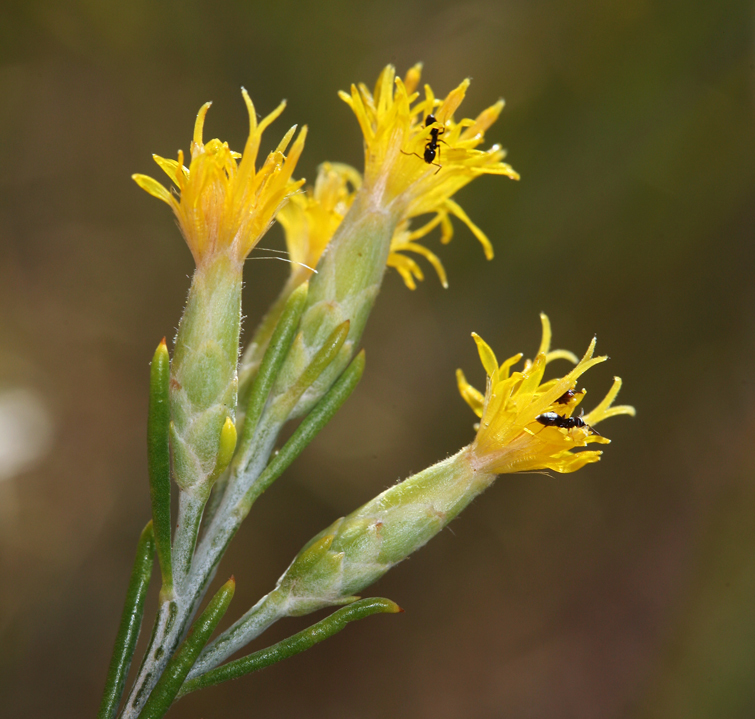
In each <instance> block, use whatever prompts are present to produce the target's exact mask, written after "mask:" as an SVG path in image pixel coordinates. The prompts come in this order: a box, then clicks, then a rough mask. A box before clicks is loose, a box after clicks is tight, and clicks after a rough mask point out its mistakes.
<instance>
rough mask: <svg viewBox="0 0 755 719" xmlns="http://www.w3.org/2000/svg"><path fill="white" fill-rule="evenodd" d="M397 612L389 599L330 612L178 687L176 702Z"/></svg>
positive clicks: (354, 604) (377, 598)
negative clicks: (360, 622) (374, 617)
mask: <svg viewBox="0 0 755 719" xmlns="http://www.w3.org/2000/svg"><path fill="white" fill-rule="evenodd" d="M401 611H403V610H402V609H401V607H399V606H398V605H397V604H395V603H394V602H392V601H391V600H390V599H383V598H382V597H371V598H369V599H361V600H359V601H358V602H354V603H353V604H349V605H348V606H347V607H344V608H343V609H339V610H338V611H336V612H333V614H331V615H330V616H329V617H326V618H325V619H323V620H322V621H319V622H317V624H313V625H312V626H311V627H308V628H307V629H305V630H304V631H301V632H299V633H298V634H294V636H292V637H289V638H288V639H284V640H283V641H282V642H278V644H274V645H273V646H272V647H268V648H267V649H261V650H260V651H258V652H254V654H249V655H248V656H246V657H242V658H241V659H236V660H235V661H232V662H228V663H227V664H224V665H223V666H221V667H217V668H216V669H211V670H210V671H209V672H207V673H206V674H202V675H200V676H198V677H196V678H195V679H192V680H191V681H188V682H186V683H185V684H184V685H183V687H181V691H180V692H179V694H178V696H179V698H180V697H182V696H184V695H185V694H188V693H189V692H193V691H196V690H197V689H204V688H205V687H211V686H214V685H215V684H220V683H221V682H225V681H228V680H229V679H238V678H239V677H243V676H244V675H245V674H251V673H252V672H256V671H259V670H260V669H264V668H265V667H269V666H270V665H271V664H276V663H277V662H280V661H283V660H284V659H288V658H289V657H293V656H294V655H296V654H300V653H301V652H304V651H306V650H307V649H310V648H311V647H313V646H315V644H319V643H320V642H322V641H324V640H326V639H328V638H330V637H332V636H333V635H334V634H338V632H340V631H341V630H342V629H344V628H345V627H346V625H347V624H349V623H350V622H355V621H357V620H358V619H364V618H365V617H369V616H370V615H372V614H379V613H389V614H395V613H396V612H401Z"/></svg>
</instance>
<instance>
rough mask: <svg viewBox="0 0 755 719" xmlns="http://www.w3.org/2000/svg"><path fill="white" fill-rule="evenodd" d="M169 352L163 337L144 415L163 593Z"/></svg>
mask: <svg viewBox="0 0 755 719" xmlns="http://www.w3.org/2000/svg"><path fill="white" fill-rule="evenodd" d="M169 389H170V356H169V354H168V347H167V345H166V344H165V338H164V337H163V341H162V342H160V344H159V345H158V346H157V350H155V355H154V357H153V358H152V365H151V367H150V378H149V414H148V417H147V459H148V464H149V490H150V491H149V493H150V499H151V500H152V522H153V524H154V531H155V545H156V546H157V558H158V560H159V562H160V571H161V573H162V579H163V587H162V592H163V593H164V594H165V595H168V594H171V593H172V591H173V566H172V562H171V551H170V530H171V526H170V440H169V438H170V396H169Z"/></svg>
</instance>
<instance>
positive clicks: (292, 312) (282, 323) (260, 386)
mask: <svg viewBox="0 0 755 719" xmlns="http://www.w3.org/2000/svg"><path fill="white" fill-rule="evenodd" d="M307 290H308V285H307V283H306V282H305V283H304V284H303V285H301V286H300V287H297V288H296V289H295V290H294V291H293V292H292V293H291V297H289V299H288V302H286V306H285V308H284V310H283V314H282V315H281V318H280V320H279V321H278V324H277V326H276V327H275V332H273V336H272V338H271V339H270V344H269V345H268V347H267V350H266V351H265V356H264V358H263V359H262V364H261V365H260V368H259V371H258V372H257V376H256V377H255V378H254V382H253V384H252V389H251V390H250V392H249V401H248V402H247V405H246V414H245V417H244V424H243V426H242V428H241V438H240V439H239V443H238V449H237V450H236V458H237V461H244V457H245V455H246V453H247V451H248V449H249V446H250V445H251V442H252V438H253V437H254V430H255V429H257V423H258V422H259V419H260V416H261V415H262V410H263V409H264V408H265V403H266V402H267V398H268V395H269V394H270V390H271V389H272V386H273V383H274V382H275V379H276V378H277V376H278V373H279V372H280V368H281V366H282V365H283V360H285V359H286V355H287V354H288V350H289V348H290V347H291V343H292V342H293V341H294V336H295V335H296V330H297V329H298V327H299V319H300V318H301V313H302V312H303V311H304V305H305V304H306V302H307Z"/></svg>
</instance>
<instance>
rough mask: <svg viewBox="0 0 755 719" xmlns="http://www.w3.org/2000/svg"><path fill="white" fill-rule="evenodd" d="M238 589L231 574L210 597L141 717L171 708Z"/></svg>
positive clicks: (150, 718)
mask: <svg viewBox="0 0 755 719" xmlns="http://www.w3.org/2000/svg"><path fill="white" fill-rule="evenodd" d="M235 589H236V582H235V580H234V578H233V577H231V578H230V579H229V580H228V581H227V582H226V583H225V584H224V585H223V586H222V587H221V588H220V589H219V590H218V593H217V594H216V595H215V596H214V597H213V598H212V599H211V600H210V603H209V604H208V605H207V608H206V609H205V610H204V612H202V614H201V615H200V617H199V619H197V621H196V622H195V623H194V625H193V626H192V628H191V630H190V631H189V635H188V636H187V637H186V640H185V641H184V643H183V644H182V645H181V648H180V649H179V650H178V651H177V652H176V654H175V656H174V657H173V659H171V660H170V662H169V663H168V666H167V667H165V671H164V672H163V674H162V676H161V677H160V681H158V682H157V684H156V685H155V688H154V689H153V690H152V693H151V694H150V696H149V699H147V702H146V704H145V705H144V708H143V709H142V711H141V713H140V714H139V719H160V717H162V716H164V714H165V712H167V711H168V709H169V708H170V705H171V704H172V703H173V700H174V699H175V698H176V694H178V690H179V689H180V688H181V685H182V684H183V682H184V679H186V675H187V674H188V673H189V670H190V669H191V668H192V666H193V665H194V662H195V661H196V659H197V657H198V656H199V652H200V651H202V647H204V645H205V644H207V641H208V639H209V638H210V636H211V635H212V633H213V632H214V631H215V627H217V625H218V622H219V621H220V620H221V619H222V618H223V615H224V614H225V612H226V610H227V609H228V605H229V604H230V603H231V599H233V593H234V591H235Z"/></svg>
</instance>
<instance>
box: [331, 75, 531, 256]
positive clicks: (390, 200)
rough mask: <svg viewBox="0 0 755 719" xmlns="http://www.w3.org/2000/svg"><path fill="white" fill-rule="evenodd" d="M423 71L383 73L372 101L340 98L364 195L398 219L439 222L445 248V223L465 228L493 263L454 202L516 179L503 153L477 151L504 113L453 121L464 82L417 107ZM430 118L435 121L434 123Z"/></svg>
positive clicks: (357, 93) (355, 94)
mask: <svg viewBox="0 0 755 719" xmlns="http://www.w3.org/2000/svg"><path fill="white" fill-rule="evenodd" d="M420 74H421V65H415V66H414V67H413V68H411V70H409V72H408V73H407V74H406V77H405V78H404V80H403V81H402V80H401V79H400V78H397V77H396V71H395V68H394V67H393V66H392V65H388V66H387V67H386V68H385V69H384V70H383V72H382V73H381V74H380V77H379V78H378V81H377V84H376V85H375V91H374V93H371V92H370V91H369V89H368V88H367V87H366V86H365V85H363V84H360V85H359V86H354V85H352V87H351V93H350V94H347V93H345V92H341V93H340V97H341V98H342V99H343V100H344V101H345V102H346V103H347V104H348V105H349V106H350V107H351V109H352V110H353V111H354V114H355V115H356V117H357V120H358V121H359V125H360V126H361V128H362V133H363V134H364V142H365V171H364V176H365V187H366V188H369V190H370V192H372V193H373V194H374V196H375V197H376V200H375V201H376V202H377V203H379V204H380V205H381V206H383V207H389V208H391V209H395V210H396V211H397V212H398V213H399V215H400V217H402V218H404V219H408V218H411V217H415V216H417V215H423V214H428V213H430V214H436V219H435V220H434V222H435V223H436V224H438V223H443V225H444V240H445V241H446V242H447V241H448V240H450V239H451V231H450V222H449V216H456V217H457V218H458V219H460V220H461V221H462V222H464V223H465V224H466V225H467V226H468V227H469V228H470V230H471V231H472V232H473V233H474V235H475V236H476V237H477V239H478V240H479V241H480V242H481V243H482V245H483V248H484V249H485V255H486V257H488V259H490V258H491V257H492V256H493V248H492V246H491V244H490V242H489V240H488V238H487V237H486V236H485V234H484V233H483V232H482V231H481V230H480V229H479V228H478V227H477V226H476V225H474V224H473V223H472V222H471V220H470V219H469V218H468V217H467V215H466V213H465V212H464V211H463V210H462V209H461V207H459V205H458V204H456V203H455V202H454V201H453V200H452V199H451V197H452V196H453V195H454V193H455V192H456V191H457V190H459V189H461V188H462V187H464V185H466V184H467V183H468V182H471V181H472V180H473V179H474V178H475V177H478V176H479V175H483V174H493V175H506V176H507V177H510V178H512V179H519V175H518V174H517V173H516V172H515V171H514V170H513V169H512V168H511V167H510V166H509V165H507V164H505V163H504V162H502V160H503V158H504V157H505V154H506V153H505V152H504V150H502V149H501V148H500V147H499V146H498V145H493V147H491V148H490V149H489V150H478V149H477V147H478V146H479V145H480V144H481V143H482V142H483V141H484V139H485V131H486V130H487V129H488V128H489V127H490V126H491V125H492V124H493V123H494V122H495V121H496V119H498V115H499V114H500V113H501V110H502V109H503V100H499V101H498V102H497V103H495V105H492V106H491V107H489V108H488V109H487V110H484V111H483V112H482V113H480V115H479V116H478V117H477V118H476V119H474V120H473V119H468V118H465V119H462V120H459V121H458V122H457V121H455V120H454V113H455V112H456V110H457V108H458V107H459V105H460V104H461V102H462V100H463V99H464V95H465V93H466V91H467V87H469V80H464V81H463V82H462V83H461V84H460V85H459V86H458V87H457V88H456V89H455V90H452V91H451V92H450V93H449V94H448V96H447V97H446V98H445V99H444V100H440V99H436V98H435V95H434V94H433V91H432V89H431V88H430V86H429V85H425V88H424V89H425V96H424V98H423V99H421V100H418V98H419V93H418V92H415V89H416V88H417V86H418V85H419V81H420ZM433 118H434V119H433Z"/></svg>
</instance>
